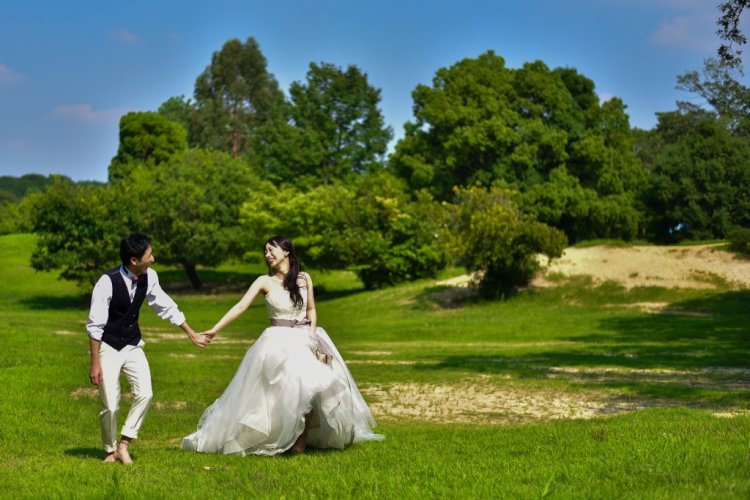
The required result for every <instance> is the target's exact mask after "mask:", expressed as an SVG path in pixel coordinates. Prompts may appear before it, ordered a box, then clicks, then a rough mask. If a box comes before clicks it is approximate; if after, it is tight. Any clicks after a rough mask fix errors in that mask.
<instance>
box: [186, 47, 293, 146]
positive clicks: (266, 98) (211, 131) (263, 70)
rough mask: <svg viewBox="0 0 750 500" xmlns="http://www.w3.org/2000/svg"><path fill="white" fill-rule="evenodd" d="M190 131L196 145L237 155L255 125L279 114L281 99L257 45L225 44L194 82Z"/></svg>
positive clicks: (248, 143) (250, 139)
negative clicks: (193, 106)
mask: <svg viewBox="0 0 750 500" xmlns="http://www.w3.org/2000/svg"><path fill="white" fill-rule="evenodd" d="M194 98H195V113H194V114H193V123H192V126H193V128H192V131H193V134H194V137H195V140H196V143H197V145H198V146H200V147H202V148H209V149H217V150H220V151H225V152H228V153H230V154H231V155H232V157H235V158H236V157H238V156H240V155H242V154H244V153H245V152H247V150H248V148H249V147H250V146H251V145H252V143H253V141H254V139H255V132H256V129H257V127H259V126H260V125H261V124H263V123H264V122H266V121H267V120H269V119H271V118H272V117H274V116H275V115H277V114H279V113H282V112H283V107H284V95H283V93H282V92H281V90H279V86H278V84H277V82H276V78H275V77H274V76H273V74H271V73H270V72H269V71H268V68H267V63H266V58H265V57H264V56H263V54H262V52H261V50H260V46H259V45H258V42H256V41H255V39H254V38H252V37H250V38H248V39H247V40H246V41H245V42H244V43H243V42H241V41H240V40H238V39H235V38H233V39H230V40H228V41H227V42H226V43H225V44H224V46H223V47H222V48H221V50H220V51H218V52H214V54H213V56H212V57H211V64H210V65H209V66H208V67H206V69H205V70H204V71H203V73H201V74H200V76H198V78H197V80H196V82H195V93H194Z"/></svg>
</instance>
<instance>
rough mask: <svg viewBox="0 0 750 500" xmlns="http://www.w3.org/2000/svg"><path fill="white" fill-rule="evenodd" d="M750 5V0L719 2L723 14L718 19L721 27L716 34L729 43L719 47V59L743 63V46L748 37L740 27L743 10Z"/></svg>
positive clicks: (731, 64)
mask: <svg viewBox="0 0 750 500" xmlns="http://www.w3.org/2000/svg"><path fill="white" fill-rule="evenodd" d="M748 7H750V0H729V1H728V2H722V3H720V4H719V11H720V12H721V16H719V19H718V20H717V21H716V24H717V25H718V26H719V29H718V30H717V31H716V34H717V35H719V37H720V38H721V39H722V40H725V41H726V42H727V43H726V44H722V45H721V46H720V47H719V50H718V54H719V59H721V60H722V61H723V62H724V63H726V64H728V65H730V66H733V67H739V66H740V65H741V64H742V50H741V49H740V47H741V46H743V45H745V44H746V43H747V37H746V36H745V34H744V33H742V30H741V29H740V20H741V19H742V12H743V11H744V10H745V9H747V8H748Z"/></svg>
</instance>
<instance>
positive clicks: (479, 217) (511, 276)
mask: <svg viewBox="0 0 750 500" xmlns="http://www.w3.org/2000/svg"><path fill="white" fill-rule="evenodd" d="M454 190H455V193H456V201H455V204H453V205H450V206H449V207H448V209H449V215H448V220H447V225H446V230H447V232H448V234H449V235H450V237H449V240H450V241H451V242H452V245H451V247H452V250H453V252H454V253H455V255H456V256H457V257H458V258H459V261H460V263H461V264H463V265H465V266H466V268H467V269H468V270H469V271H474V272H476V275H477V276H478V278H477V281H476V283H475V286H476V287H477V288H478V289H479V291H480V292H481V293H482V295H484V296H485V297H487V298H497V297H503V296H507V295H508V294H510V293H511V292H513V291H514V290H515V289H516V288H517V287H519V286H524V285H527V284H528V283H529V282H530V281H531V279H532V278H533V276H534V273H535V272H536V271H537V270H538V269H539V263H538V260H537V257H536V256H537V254H539V253H542V254H545V255H547V256H548V257H559V256H560V255H562V251H563V248H565V245H566V243H567V238H566V237H565V233H563V232H562V231H560V230H558V229H555V228H552V227H550V226H547V225H546V224H542V223H541V222H539V221H537V220H536V219H534V218H532V217H530V216H528V215H525V214H523V213H522V212H521V211H520V210H519V209H518V207H517V206H516V205H515V204H514V203H513V202H512V201H511V200H510V198H509V195H510V193H508V192H506V191H504V190H501V189H499V188H492V189H491V190H486V189H484V188H481V187H471V188H454Z"/></svg>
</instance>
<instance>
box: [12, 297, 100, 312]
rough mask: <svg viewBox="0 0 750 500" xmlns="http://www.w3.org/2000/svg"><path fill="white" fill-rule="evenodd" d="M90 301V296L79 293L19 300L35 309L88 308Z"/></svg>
mask: <svg viewBox="0 0 750 500" xmlns="http://www.w3.org/2000/svg"><path fill="white" fill-rule="evenodd" d="M90 302H91V296H90V295H87V294H80V295H64V296H51V295H38V296H36V297H28V298H25V299H21V300H19V303H20V304H23V305H24V306H26V307H28V308H29V309H35V310H53V309H88V307H89V305H90Z"/></svg>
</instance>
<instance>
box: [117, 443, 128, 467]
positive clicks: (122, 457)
mask: <svg viewBox="0 0 750 500" xmlns="http://www.w3.org/2000/svg"><path fill="white" fill-rule="evenodd" d="M114 456H115V459H117V460H119V461H120V462H122V463H123V464H124V465H130V464H132V463H133V459H132V458H130V453H128V447H127V445H125V446H123V444H122V443H120V445H119V446H117V451H116V452H114Z"/></svg>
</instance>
